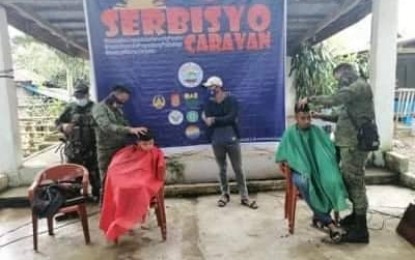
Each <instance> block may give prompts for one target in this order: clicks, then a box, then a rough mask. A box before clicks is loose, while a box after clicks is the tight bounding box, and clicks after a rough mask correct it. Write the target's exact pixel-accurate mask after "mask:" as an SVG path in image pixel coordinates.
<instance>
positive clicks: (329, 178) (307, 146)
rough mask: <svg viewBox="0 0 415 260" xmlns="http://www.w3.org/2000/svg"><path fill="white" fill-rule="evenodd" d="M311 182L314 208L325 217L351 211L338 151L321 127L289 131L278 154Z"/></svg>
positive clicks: (280, 160) (286, 132) (295, 126)
mask: <svg viewBox="0 0 415 260" xmlns="http://www.w3.org/2000/svg"><path fill="white" fill-rule="evenodd" d="M275 161H276V162H277V163H279V162H286V163H287V164H288V165H289V167H290V168H291V169H292V170H294V171H296V172H297V173H299V174H301V175H302V177H303V178H305V179H306V180H307V182H308V186H309V197H310V203H311V206H312V208H314V209H315V210H317V211H318V212H321V213H325V212H330V211H331V210H335V211H341V210H344V209H346V208H347V204H346V198H347V192H346V188H345V186H344V183H343V179H342V176H341V174H340V170H339V167H338V165H337V162H336V151H335V147H334V145H333V143H332V142H331V141H330V139H329V137H328V135H327V134H326V133H325V132H324V131H323V130H322V129H321V128H319V127H318V126H314V125H312V126H311V127H310V129H308V130H305V131H304V130H300V129H299V128H298V127H297V125H294V126H291V127H290V128H288V129H287V130H286V131H285V133H284V135H283V137H282V141H281V143H280V144H279V146H278V149H277V151H276V154H275Z"/></svg>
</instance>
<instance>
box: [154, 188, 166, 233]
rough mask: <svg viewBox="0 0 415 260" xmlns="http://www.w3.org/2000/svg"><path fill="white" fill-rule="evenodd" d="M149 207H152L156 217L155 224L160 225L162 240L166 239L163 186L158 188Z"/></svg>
mask: <svg viewBox="0 0 415 260" xmlns="http://www.w3.org/2000/svg"><path fill="white" fill-rule="evenodd" d="M150 205H151V207H152V208H154V212H155V214H156V217H157V224H158V226H159V227H160V231H161V237H162V238H163V241H166V239H167V220H166V210H165V208H166V207H165V205H164V186H163V187H162V188H161V189H160V191H159V193H158V194H157V195H156V196H155V197H154V198H153V199H152V201H151V204H150Z"/></svg>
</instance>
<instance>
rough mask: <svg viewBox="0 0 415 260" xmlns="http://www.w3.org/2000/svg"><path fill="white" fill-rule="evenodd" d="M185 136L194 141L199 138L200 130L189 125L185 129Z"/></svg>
mask: <svg viewBox="0 0 415 260" xmlns="http://www.w3.org/2000/svg"><path fill="white" fill-rule="evenodd" d="M185 133H186V136H187V138H189V139H191V140H196V139H198V138H199V137H200V128H199V127H197V126H195V125H190V126H188V127H187V128H186V132H185Z"/></svg>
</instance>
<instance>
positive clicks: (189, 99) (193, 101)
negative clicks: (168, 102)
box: [184, 92, 200, 109]
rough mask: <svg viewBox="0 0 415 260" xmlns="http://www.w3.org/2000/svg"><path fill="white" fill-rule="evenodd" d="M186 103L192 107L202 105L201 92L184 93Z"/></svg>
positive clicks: (195, 107) (196, 107)
mask: <svg viewBox="0 0 415 260" xmlns="http://www.w3.org/2000/svg"><path fill="white" fill-rule="evenodd" d="M184 103H185V104H186V106H187V107H188V108H190V109H198V108H199V105H200V100H199V94H198V93H197V92H189V93H184Z"/></svg>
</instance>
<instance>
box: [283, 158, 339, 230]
mask: <svg viewBox="0 0 415 260" xmlns="http://www.w3.org/2000/svg"><path fill="white" fill-rule="evenodd" d="M280 170H281V173H282V175H284V177H285V179H286V185H285V203H284V218H285V219H287V220H288V232H289V233H290V234H294V227H295V213H296V209H297V199H298V198H299V197H301V196H300V192H299V191H298V189H297V187H296V186H295V185H294V183H293V180H292V172H291V169H290V167H289V166H288V165H287V164H286V163H281V164H280ZM334 221H335V222H336V223H338V221H339V213H338V212H334Z"/></svg>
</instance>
